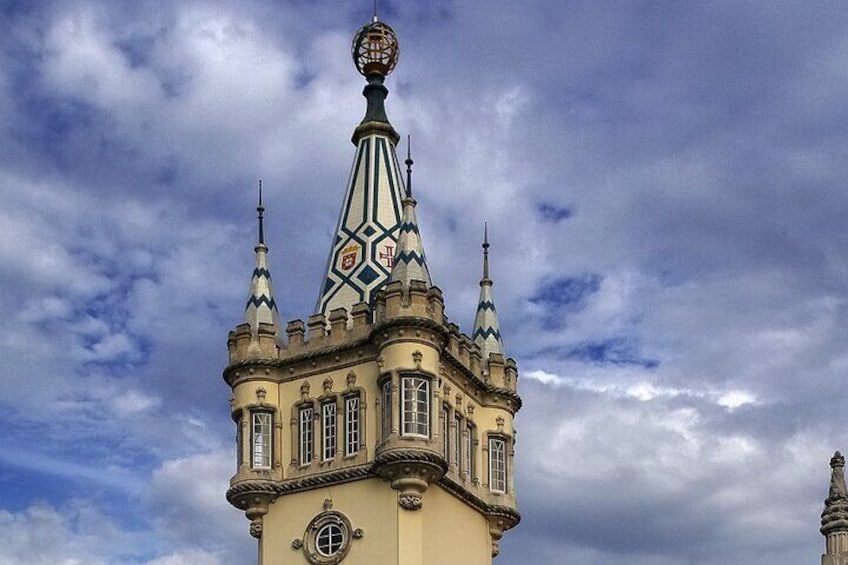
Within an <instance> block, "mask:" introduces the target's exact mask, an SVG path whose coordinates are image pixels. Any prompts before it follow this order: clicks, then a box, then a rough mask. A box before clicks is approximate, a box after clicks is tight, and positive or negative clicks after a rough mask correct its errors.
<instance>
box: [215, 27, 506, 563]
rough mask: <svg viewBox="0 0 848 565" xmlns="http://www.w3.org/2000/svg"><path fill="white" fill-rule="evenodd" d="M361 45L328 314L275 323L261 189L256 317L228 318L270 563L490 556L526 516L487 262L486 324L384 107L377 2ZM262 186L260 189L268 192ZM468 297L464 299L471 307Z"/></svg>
mask: <svg viewBox="0 0 848 565" xmlns="http://www.w3.org/2000/svg"><path fill="white" fill-rule="evenodd" d="M353 56H354V61H355V63H356V65H357V69H358V70H359V71H360V73H361V74H362V75H363V76H365V78H366V79H367V81H368V84H367V85H366V86H365V90H364V92H363V94H364V96H365V98H366V99H367V110H366V115H365V119H363V121H362V123H360V125H359V126H358V127H357V128H356V129H355V131H354V134H353V143H354V145H356V153H355V157H354V165H353V169H352V171H353V172H352V174H351V178H350V181H349V183H348V186H347V191H346V194H345V197H344V201H343V206H342V213H341V215H340V218H339V223H338V226H337V230H336V233H335V234H334V236H333V242H332V245H331V252H330V258H329V261H328V265H327V272H326V276H325V278H324V280H323V282H322V284H321V288H320V291H319V299H318V305H317V308H316V310H317V313H316V314H314V315H312V316H310V317H309V319H308V320H307V321H306V323H304V322H303V321H301V320H294V321H291V322H289V323H288V324H287V326H286V328H285V329H284V330H283V328H282V327H281V326H280V323H279V321H278V315H277V305H276V303H275V301H274V296H273V291H272V287H271V276H270V271H269V269H268V265H267V259H266V257H267V253H268V247H267V246H266V245H265V240H264V233H263V229H262V228H263V224H262V222H263V212H264V208H263V207H262V205H261V199H260V206H259V209H258V211H259V243H258V244H257V245H256V248H255V251H256V268H255V269H254V272H253V277H252V280H251V285H250V294H249V298H248V302H247V306H246V309H245V315H244V321H243V323H241V324H240V325H238V326H237V327H236V328H235V330H234V331H232V332H230V335H229V338H228V341H227V345H228V349H229V365H228V366H227V368H226V369H225V370H224V380H225V381H226V382H227V384H228V385H229V386H230V387H231V388H232V399H231V415H232V418H233V421H234V422H235V423H236V429H237V437H238V442H237V443H238V449H237V472H236V474H235V475H234V476H233V477H232V479H231V480H230V488H229V490H228V491H227V499H228V500H229V501H230V503H232V504H233V505H234V506H236V507H237V508H239V509H241V510H243V511H244V513H245V515H246V517H247V518H248V520H249V521H250V534H251V535H252V536H254V537H255V538H257V540H258V542H259V563H260V565H271V564H275V565H276V564H281V563H286V564H300V563H303V564H313V565H314V564H324V565H329V564H335V563H340V562H344V563H349V564H351V565H357V564H363V565H364V564H368V565H430V564H438V563H462V564H467V565H477V564H490V563H491V561H492V556H494V555H497V553H498V540H499V539H500V538H501V536H502V535H503V533H504V531H506V530H508V529H509V528H512V527H513V526H515V525H516V524H517V523H518V521H519V519H520V516H519V514H518V512H517V510H516V503H515V493H514V488H513V484H514V481H513V477H514V473H513V469H514V463H513V454H514V449H513V446H514V444H515V429H514V427H513V418H514V416H515V413H516V412H517V411H518V410H519V408H520V407H521V399H520V397H519V396H518V394H517V392H516V386H517V380H518V372H517V369H516V365H515V362H514V361H513V360H512V359H509V358H505V357H504V355H503V344H502V341H501V338H500V328H499V327H498V320H497V316H496V315H495V309H494V302H493V298H492V294H491V286H492V281H491V279H490V278H489V272H488V239H487V238H486V239H485V240H484V248H483V249H484V270H483V279H482V280H481V282H480V287H481V295H480V296H481V298H480V303H479V304H478V307H477V312H478V313H477V318H476V322H475V329H474V337H473V338H471V337H469V336H467V335H465V334H462V333H461V332H460V330H459V327H458V326H457V325H456V324H453V323H451V322H449V321H448V319H447V318H446V316H445V313H444V299H443V296H442V292H441V291H440V290H439V289H438V288H437V287H436V286H433V284H432V281H431V279H430V272H429V269H428V268H427V262H426V257H425V254H424V248H423V245H422V239H421V235H420V231H419V227H418V221H417V219H416V215H415V206H416V201H415V199H414V198H413V197H412V190H411V188H412V187H411V180H412V178H411V177H412V159H411V156H409V155H408V156H407V159H406V161H405V164H406V166H407V170H406V176H407V178H406V182H404V179H403V178H402V175H401V173H400V170H399V166H398V160H397V156H396V144H397V142H398V139H399V136H398V134H397V133H396V132H395V130H394V128H393V127H392V125H391V124H390V123H389V121H388V118H387V117H386V113H385V108H384V100H385V98H386V95H387V93H388V90H387V89H386V87H385V86H384V81H385V78H386V76H387V75H388V74H389V73H390V72H391V70H392V69H393V68H394V65H395V63H396V61H397V41H396V38H395V34H394V32H393V31H392V29H391V28H390V27H389V26H388V25H386V24H385V23H382V22H380V21H378V20H377V18H376V17H375V18H374V21H373V22H371V23H369V24H367V25H365V26H363V28H362V29H360V30H359V32H358V33H357V34H356V37H355V39H354V43H353ZM260 198H261V197H260ZM469 310H470V308H469Z"/></svg>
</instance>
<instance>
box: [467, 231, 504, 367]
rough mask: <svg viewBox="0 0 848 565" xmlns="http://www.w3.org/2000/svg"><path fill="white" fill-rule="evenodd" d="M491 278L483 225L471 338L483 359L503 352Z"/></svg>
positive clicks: (487, 246)
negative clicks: (491, 354) (481, 262)
mask: <svg viewBox="0 0 848 565" xmlns="http://www.w3.org/2000/svg"><path fill="white" fill-rule="evenodd" d="M493 284H494V283H493V282H492V279H490V278H489V227H488V225H484V227H483V278H482V279H480V300H479V301H478V302H477V316H476V317H475V319H474V333H473V335H472V339H473V341H474V343H476V344H477V345H479V346H480V352H481V353H482V355H483V359H488V358H489V353H500V354H503V351H504V348H503V339H502V338H501V326H500V323H498V312H497V310H496V309H495V299H494V297H493V295H492V285H493Z"/></svg>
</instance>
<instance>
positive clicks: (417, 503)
mask: <svg viewBox="0 0 848 565" xmlns="http://www.w3.org/2000/svg"><path fill="white" fill-rule="evenodd" d="M374 469H375V471H376V472H377V474H378V475H380V477H381V478H382V479H383V480H386V481H389V482H390V483H391V485H392V488H393V489H395V490H397V491H398V492H399V494H398V505H399V506H400V507H401V508H403V509H405V510H412V511H415V510H419V509H420V508H421V507H422V506H423V504H424V496H423V495H424V492H425V491H426V490H427V487H428V486H430V484H431V483H434V482H438V481H439V480H440V479H441V478H442V477H443V476H444V475H445V473H446V472H447V464H446V463H445V460H444V459H443V458H442V457H441V456H440V455H439V454H436V453H432V452H429V451H425V450H418V449H410V448H395V449H390V450H387V451H384V452H382V453H380V454H378V455H377V457H375V459H374Z"/></svg>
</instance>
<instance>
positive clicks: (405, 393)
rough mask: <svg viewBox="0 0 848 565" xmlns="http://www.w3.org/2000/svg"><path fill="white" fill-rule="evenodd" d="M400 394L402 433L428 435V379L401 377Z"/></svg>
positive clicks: (406, 434) (419, 435)
mask: <svg viewBox="0 0 848 565" xmlns="http://www.w3.org/2000/svg"><path fill="white" fill-rule="evenodd" d="M401 394H402V398H401V406H402V407H403V410H402V411H401V416H402V421H401V429H402V430H403V435H405V436H418V437H430V381H429V380H428V379H426V378H424V377H401Z"/></svg>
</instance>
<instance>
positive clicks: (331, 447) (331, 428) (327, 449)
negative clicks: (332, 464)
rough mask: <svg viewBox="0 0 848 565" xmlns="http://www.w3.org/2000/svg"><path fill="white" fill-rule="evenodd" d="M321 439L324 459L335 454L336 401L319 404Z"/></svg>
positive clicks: (326, 459)
mask: <svg viewBox="0 0 848 565" xmlns="http://www.w3.org/2000/svg"><path fill="white" fill-rule="evenodd" d="M321 440H322V442H323V454H322V458H323V460H324V461H329V460H330V459H333V458H334V457H335V456H336V403H335V401H332V402H325V403H324V404H322V405H321Z"/></svg>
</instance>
